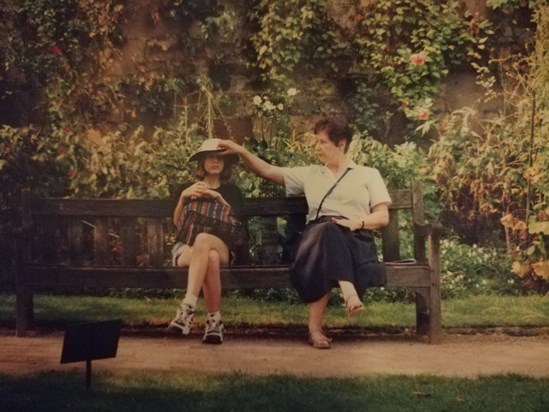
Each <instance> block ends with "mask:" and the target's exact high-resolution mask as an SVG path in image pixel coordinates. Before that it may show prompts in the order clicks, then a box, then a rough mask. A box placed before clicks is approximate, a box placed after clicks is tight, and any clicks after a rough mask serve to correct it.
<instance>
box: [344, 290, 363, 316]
mask: <svg viewBox="0 0 549 412" xmlns="http://www.w3.org/2000/svg"><path fill="white" fill-rule="evenodd" d="M345 310H346V311H347V315H349V316H356V315H358V314H359V313H360V312H362V311H363V310H364V305H363V304H362V302H361V301H360V299H359V298H358V295H351V296H349V297H348V298H347V299H346V300H345Z"/></svg>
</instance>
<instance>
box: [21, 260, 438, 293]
mask: <svg viewBox="0 0 549 412" xmlns="http://www.w3.org/2000/svg"><path fill="white" fill-rule="evenodd" d="M221 277H222V280H221V284H222V285H223V288H225V289H240V288H244V289H255V288H264V287H265V285H269V286H270V287H273V288H281V287H282V288H291V284H290V279H289V272H288V267H287V266H284V265H273V266H234V267H232V268H230V269H227V268H223V269H222V270H221ZM186 281H187V271H186V270H184V269H179V268H173V267H166V268H160V267H158V268H155V267H123V266H103V267H98V266H93V267H91V266H90V267H82V266H76V267H71V266H35V267H33V268H32V276H31V277H30V278H29V279H28V283H29V284H30V285H32V286H33V287H35V288H39V289H41V288H56V289H57V288H58V289H62V288H79V287H92V288H93V287H96V288H103V287H107V288H132V287H140V288H153V289H155V288H158V289H164V288H168V289H173V288H183V287H184V285H186ZM429 286H431V275H430V269H429V266H428V265H426V264H415V265H410V264H398V263H387V287H429Z"/></svg>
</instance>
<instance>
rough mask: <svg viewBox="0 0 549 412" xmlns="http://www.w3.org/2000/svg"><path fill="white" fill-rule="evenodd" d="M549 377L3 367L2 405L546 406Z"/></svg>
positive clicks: (189, 408)
mask: <svg viewBox="0 0 549 412" xmlns="http://www.w3.org/2000/svg"><path fill="white" fill-rule="evenodd" d="M548 385H549V379H534V378H526V377H521V376H517V375H508V376H495V377H486V378H478V379H462V378H460V379H457V378H456V379H452V378H438V377H429V376H419V377H418V376H416V377H404V376H391V377H386V376H377V377H363V378H353V379H338V378H323V379H320V378H314V377H309V378H307V377H305V378H300V377H294V376H288V375H273V376H266V377H254V376H249V375H244V374H238V373H237V374H230V375H201V374H183V373H177V374H176V373H172V372H162V373H160V372H157V373H151V372H148V373H146V374H145V373H125V374H111V373H106V372H102V373H100V374H97V376H94V378H93V380H92V389H91V390H90V391H86V389H85V385H84V376H83V375H82V374H78V373H76V372H70V373H66V372H48V373H40V374H36V375H31V376H7V375H0V410H3V411H27V410H37V411H62V410H77V411H118V412H119V411H153V410H154V411H183V410H187V411H239V412H240V411H336V410H355V411H364V410H375V411H440V410H446V411H452V410H498V411H516V410H528V411H544V410H547V407H548V406H549V392H548V391H547V387H548Z"/></svg>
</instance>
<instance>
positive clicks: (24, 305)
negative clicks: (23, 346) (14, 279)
mask: <svg viewBox="0 0 549 412" xmlns="http://www.w3.org/2000/svg"><path fill="white" fill-rule="evenodd" d="M15 307H16V318H15V335H16V336H27V331H28V330H29V329H32V328H33V323H34V302H33V293H32V291H31V290H28V289H26V288H25V289H23V288H18V290H17V293H16V296H15Z"/></svg>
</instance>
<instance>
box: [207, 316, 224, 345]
mask: <svg viewBox="0 0 549 412" xmlns="http://www.w3.org/2000/svg"><path fill="white" fill-rule="evenodd" d="M223 329H224V327H223V321H222V320H212V319H208V320H207V321H206V331H205V332H204V338H203V339H202V343H209V344H213V345H219V344H221V343H223Z"/></svg>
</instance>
